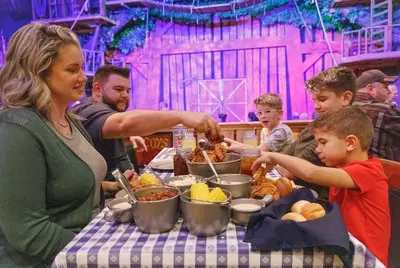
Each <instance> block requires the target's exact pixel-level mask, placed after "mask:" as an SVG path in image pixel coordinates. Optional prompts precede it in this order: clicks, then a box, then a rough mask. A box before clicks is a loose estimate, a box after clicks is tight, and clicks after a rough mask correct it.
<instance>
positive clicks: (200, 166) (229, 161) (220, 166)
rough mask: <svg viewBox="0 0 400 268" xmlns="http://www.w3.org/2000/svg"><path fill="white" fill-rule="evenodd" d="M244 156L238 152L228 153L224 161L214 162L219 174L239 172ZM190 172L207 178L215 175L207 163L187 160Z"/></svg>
mask: <svg viewBox="0 0 400 268" xmlns="http://www.w3.org/2000/svg"><path fill="white" fill-rule="evenodd" d="M241 162H242V157H241V156H240V155H238V154H234V153H227V154H226V157H225V161H224V162H217V163H213V166H214V168H215V171H217V174H218V175H219V174H239V173H240V164H241ZM187 166H188V170H189V173H190V174H193V175H199V176H203V177H205V178H208V177H211V176H213V175H214V174H213V172H212V171H211V169H210V166H209V165H208V164H207V163H205V162H204V163H199V162H192V161H187Z"/></svg>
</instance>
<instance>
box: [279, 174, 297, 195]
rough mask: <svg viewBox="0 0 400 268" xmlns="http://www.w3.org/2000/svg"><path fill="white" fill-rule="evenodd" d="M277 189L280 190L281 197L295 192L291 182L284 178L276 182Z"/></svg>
mask: <svg viewBox="0 0 400 268" xmlns="http://www.w3.org/2000/svg"><path fill="white" fill-rule="evenodd" d="M276 188H278V192H279V193H280V194H281V196H285V195H287V194H290V193H291V192H292V190H293V187H292V183H291V182H290V180H289V179H287V178H284V177H282V178H279V179H278V181H277V182H276Z"/></svg>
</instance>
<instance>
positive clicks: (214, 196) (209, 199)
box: [180, 183, 232, 237]
mask: <svg viewBox="0 0 400 268" xmlns="http://www.w3.org/2000/svg"><path fill="white" fill-rule="evenodd" d="M180 199H181V209H182V216H183V220H184V222H185V224H186V227H187V228H188V230H189V232H190V233H192V234H194V235H196V236H207V237H208V236H215V235H218V234H220V233H222V232H224V231H225V230H226V227H227V226H228V223H229V219H230V212H231V209H230V202H231V200H232V195H231V193H230V192H228V191H226V190H224V189H221V188H219V187H215V188H209V187H208V185H207V184H206V183H195V184H193V185H192V186H191V187H190V189H189V190H187V191H185V192H184V193H182V194H181V196H180Z"/></svg>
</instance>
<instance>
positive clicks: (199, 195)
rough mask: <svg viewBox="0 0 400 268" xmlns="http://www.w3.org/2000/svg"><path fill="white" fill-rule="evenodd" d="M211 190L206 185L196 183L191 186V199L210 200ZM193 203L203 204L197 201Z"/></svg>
mask: <svg viewBox="0 0 400 268" xmlns="http://www.w3.org/2000/svg"><path fill="white" fill-rule="evenodd" d="M208 195H209V189H208V185H207V184H205V183H195V184H192V186H190V197H191V198H193V199H197V200H205V201H207V200H208ZM192 202H193V203H203V202H199V201H196V200H192Z"/></svg>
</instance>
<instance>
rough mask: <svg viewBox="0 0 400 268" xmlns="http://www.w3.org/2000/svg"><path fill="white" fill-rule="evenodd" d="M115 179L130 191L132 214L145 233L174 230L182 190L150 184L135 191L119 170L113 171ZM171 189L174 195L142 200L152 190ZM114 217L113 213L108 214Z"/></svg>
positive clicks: (111, 217)
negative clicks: (162, 198)
mask: <svg viewBox="0 0 400 268" xmlns="http://www.w3.org/2000/svg"><path fill="white" fill-rule="evenodd" d="M112 174H113V176H114V177H115V179H116V180H117V181H118V182H119V183H120V184H121V186H122V187H123V188H124V190H125V191H126V192H127V193H128V200H129V203H130V204H131V206H132V208H131V210H132V215H133V218H134V221H135V223H136V225H137V226H138V228H139V230H140V231H142V232H143V233H150V234H158V233H164V232H168V231H170V230H172V229H173V228H174V227H175V224H176V222H177V220H178V213H179V195H180V193H181V192H180V190H179V189H178V188H176V187H173V186H168V185H160V184H150V185H144V186H143V187H141V186H140V187H137V188H135V192H133V190H132V189H131V188H130V186H129V183H128V181H127V180H126V178H125V177H124V175H123V174H122V173H121V172H120V171H119V170H118V169H116V170H114V171H113V172H112ZM165 190H167V191H170V192H172V193H174V194H175V196H174V197H172V198H168V199H164V200H157V201H140V198H141V197H145V196H147V195H148V194H150V193H152V192H156V193H157V192H162V191H165ZM111 211H114V210H111ZM108 216H109V218H106V217H105V220H107V219H113V215H108Z"/></svg>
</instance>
